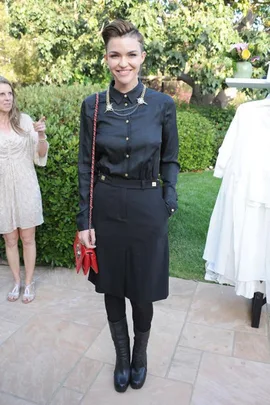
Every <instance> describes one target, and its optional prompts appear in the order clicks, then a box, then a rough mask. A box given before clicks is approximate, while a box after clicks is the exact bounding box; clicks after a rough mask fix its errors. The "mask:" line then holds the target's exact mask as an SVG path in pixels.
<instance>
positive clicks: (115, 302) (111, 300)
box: [105, 294, 153, 332]
mask: <svg viewBox="0 0 270 405" xmlns="http://www.w3.org/2000/svg"><path fill="white" fill-rule="evenodd" d="M130 303H131V306H132V318H133V322H134V327H135V329H137V330H138V331H140V332H147V331H148V330H149V329H150V328H151V321H152V318H153V304H152V302H147V303H144V304H138V303H136V302H134V301H132V300H130ZM105 307H106V311H107V316H108V320H109V321H110V322H118V321H120V320H121V319H123V318H124V317H125V316H126V301H125V298H119V297H114V296H113V295H109V294H105Z"/></svg>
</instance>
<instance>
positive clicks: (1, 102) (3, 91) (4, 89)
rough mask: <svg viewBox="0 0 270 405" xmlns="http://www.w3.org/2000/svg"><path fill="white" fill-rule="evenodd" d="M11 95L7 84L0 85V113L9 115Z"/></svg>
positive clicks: (11, 102)
mask: <svg viewBox="0 0 270 405" xmlns="http://www.w3.org/2000/svg"><path fill="white" fill-rule="evenodd" d="M12 104H13V93H12V89H11V87H10V85H9V84H6V83H0V113H5V114H6V113H9V112H10V111H11V109H12Z"/></svg>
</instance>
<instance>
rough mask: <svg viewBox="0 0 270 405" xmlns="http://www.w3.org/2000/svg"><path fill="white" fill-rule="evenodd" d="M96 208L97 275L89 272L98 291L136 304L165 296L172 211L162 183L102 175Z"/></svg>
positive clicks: (95, 196) (95, 200)
mask: <svg viewBox="0 0 270 405" xmlns="http://www.w3.org/2000/svg"><path fill="white" fill-rule="evenodd" d="M93 206H94V208H93V225H94V228H95V231H96V253H97V260H98V266H99V273H98V274H95V273H94V272H93V271H92V270H91V271H90V273H89V280H90V281H91V282H92V283H94V284H95V286H96V291H97V292H99V293H106V294H111V295H114V296H117V297H127V298H129V299H131V300H133V301H135V302H138V303H139V302H142V303H144V302H153V301H158V300H162V299H165V298H167V296H168V282H169V248H168V218H169V211H168V209H167V206H166V204H165V201H164V199H163V196H162V187H161V186H160V184H159V181H140V180H125V179H120V178H115V177H114V178H111V177H107V176H103V175H101V176H100V177H99V181H98V182H97V183H96V185H95V188H94V203H93Z"/></svg>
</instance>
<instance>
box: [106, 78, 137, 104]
mask: <svg viewBox="0 0 270 405" xmlns="http://www.w3.org/2000/svg"><path fill="white" fill-rule="evenodd" d="M114 84H115V81H114V80H112V81H111V84H110V98H111V99H113V100H114V101H115V102H116V104H120V103H121V102H124V101H125V100H127V99H128V100H129V102H130V103H135V101H136V100H137V98H139V97H140V96H141V94H142V91H143V84H142V82H141V80H139V82H138V84H137V86H136V87H134V88H133V89H132V90H130V91H128V92H127V93H121V92H120V91H118V90H116V89H115V87H114Z"/></svg>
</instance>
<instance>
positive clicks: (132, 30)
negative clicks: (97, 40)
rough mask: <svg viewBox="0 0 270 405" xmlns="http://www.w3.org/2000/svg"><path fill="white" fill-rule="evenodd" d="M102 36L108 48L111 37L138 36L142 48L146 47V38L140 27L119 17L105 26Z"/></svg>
mask: <svg viewBox="0 0 270 405" xmlns="http://www.w3.org/2000/svg"><path fill="white" fill-rule="evenodd" d="M101 35H102V38H103V41H104V43H105V47H106V48H107V45H108V42H109V40H110V39H111V38H117V37H124V36H128V37H136V38H137V40H138V42H139V43H140V46H141V50H142V51H143V49H144V40H143V36H142V34H141V33H140V32H139V31H138V29H137V28H136V27H135V26H134V25H133V24H132V23H131V22H129V21H125V20H121V19H117V20H114V21H112V22H111V23H109V24H108V25H106V26H105V28H104V29H103V31H102V33H101Z"/></svg>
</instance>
